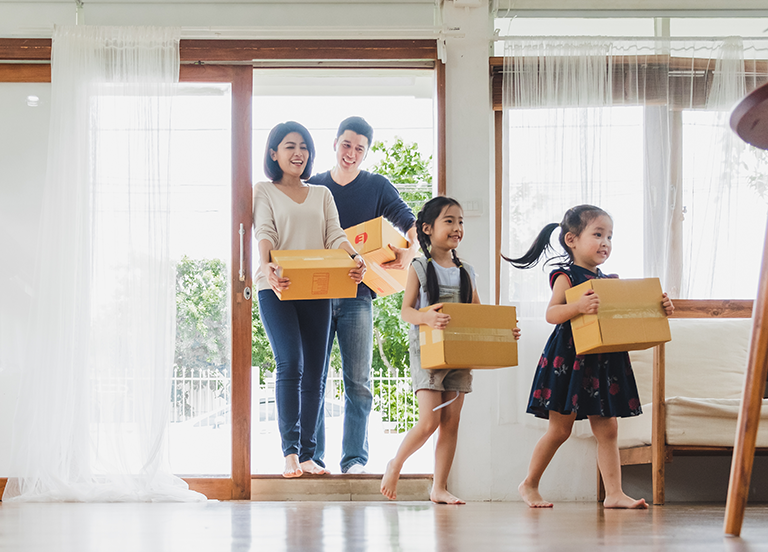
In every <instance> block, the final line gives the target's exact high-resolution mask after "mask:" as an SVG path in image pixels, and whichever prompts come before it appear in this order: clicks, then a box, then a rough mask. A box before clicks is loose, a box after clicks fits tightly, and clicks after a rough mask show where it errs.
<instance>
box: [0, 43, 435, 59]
mask: <svg viewBox="0 0 768 552" xmlns="http://www.w3.org/2000/svg"><path fill="white" fill-rule="evenodd" d="M51 42H52V41H51V39H50V38H0V60H7V61H50V60H51ZM179 55H180V56H181V61H182V62H190V61H192V62H194V61H203V62H216V61H219V62H223V61H227V62H250V61H254V60H281V59H303V60H325V59H328V60H366V59H369V60H432V61H434V60H437V59H438V58H437V41H436V40H429V39H423V40H408V39H394V40H378V39H375V40H367V39H360V40H206V39H199V40H191V39H182V40H181V41H180V42H179Z"/></svg>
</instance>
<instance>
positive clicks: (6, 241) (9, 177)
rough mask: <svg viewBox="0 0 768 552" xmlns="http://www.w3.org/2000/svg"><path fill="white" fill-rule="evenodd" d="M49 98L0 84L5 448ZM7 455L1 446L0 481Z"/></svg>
mask: <svg viewBox="0 0 768 552" xmlns="http://www.w3.org/2000/svg"><path fill="white" fill-rule="evenodd" d="M50 98H51V85H50V84H31V83H3V84H0V129H2V132H1V133H0V259H2V261H0V442H3V443H8V444H9V443H11V426H12V422H13V415H14V410H15V407H16V397H17V396H18V392H19V384H20V381H21V362H22V355H23V354H24V347H25V345H26V342H27V340H26V339H25V336H26V328H27V323H28V317H29V314H30V312H31V310H32V295H31V294H32V289H33V283H34V281H33V279H34V272H35V259H36V256H35V250H36V248H37V239H38V225H39V222H40V210H41V207H42V198H43V187H44V184H45V166H46V162H47V155H48V124H49V121H50ZM10 451H11V447H10V446H3V447H0V476H5V475H8V473H9V470H10V466H9V462H10Z"/></svg>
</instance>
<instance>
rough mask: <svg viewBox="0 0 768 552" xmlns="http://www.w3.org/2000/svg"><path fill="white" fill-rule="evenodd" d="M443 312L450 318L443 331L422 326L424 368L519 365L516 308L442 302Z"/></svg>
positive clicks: (421, 338)
mask: <svg viewBox="0 0 768 552" xmlns="http://www.w3.org/2000/svg"><path fill="white" fill-rule="evenodd" d="M427 308H428V307H425V308H423V309H421V310H426V309H427ZM440 312H443V313H445V314H450V315H451V321H450V322H448V325H447V326H446V327H445V329H444V330H434V329H432V328H430V327H429V326H427V325H426V324H422V325H421V326H419V342H420V344H421V367H422V368H428V369H438V368H504V367H506V366H517V341H515V337H514V335H513V334H512V328H514V327H516V326H517V313H516V310H515V307H504V306H496V305H478V304H474V303H443V308H442V309H440Z"/></svg>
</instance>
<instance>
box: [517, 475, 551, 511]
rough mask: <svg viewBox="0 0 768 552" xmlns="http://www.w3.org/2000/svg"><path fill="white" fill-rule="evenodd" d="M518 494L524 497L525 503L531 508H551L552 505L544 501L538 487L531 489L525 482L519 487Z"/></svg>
mask: <svg viewBox="0 0 768 552" xmlns="http://www.w3.org/2000/svg"><path fill="white" fill-rule="evenodd" d="M517 492H519V493H520V496H522V497H523V501H524V502H525V503H526V504H527V505H528V507H529V508H551V507H552V503H551V502H547V501H546V500H544V499H543V498H542V497H541V495H540V494H539V489H538V487H531V486H530V485H528V484H526V482H525V481H523V482H522V483H520V485H518V487H517Z"/></svg>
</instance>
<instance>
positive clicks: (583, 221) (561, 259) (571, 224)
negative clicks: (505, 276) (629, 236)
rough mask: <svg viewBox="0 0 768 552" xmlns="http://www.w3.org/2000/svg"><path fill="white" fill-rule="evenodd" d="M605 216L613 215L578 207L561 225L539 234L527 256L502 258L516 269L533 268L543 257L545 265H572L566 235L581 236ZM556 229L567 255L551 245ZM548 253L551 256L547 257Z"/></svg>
mask: <svg viewBox="0 0 768 552" xmlns="http://www.w3.org/2000/svg"><path fill="white" fill-rule="evenodd" d="M603 215H605V216H607V217H608V218H610V217H611V215H609V214H608V213H606V212H605V211H603V210H602V209H601V208H600V207H595V206H594V205H578V206H576V207H573V208H571V209H568V210H567V211H566V212H565V215H564V216H563V220H562V222H561V223H560V224H558V223H556V222H552V223H550V224H547V225H546V226H545V227H544V228H543V229H542V230H541V232H539V235H538V236H536V239H535V240H534V241H533V244H532V245H531V247H530V248H529V249H528V251H526V253H525V255H523V256H522V257H518V258H517V259H510V258H509V257H505V256H504V255H502V256H501V257H502V258H503V259H504V260H505V261H509V262H510V263H511V264H512V266H514V267H515V268H533V267H534V266H536V265H537V264H539V261H540V260H541V258H542V257H546V261H545V262H544V264H545V265H546V264H549V263H553V264H556V265H561V266H563V265H567V264H570V263H572V262H573V252H572V251H571V248H570V247H568V246H567V245H566V244H565V235H566V234H567V233H568V232H571V233H572V234H573V235H574V236H579V235H581V233H582V232H583V231H584V229H585V228H586V227H587V226H588V225H589V223H590V222H592V221H593V220H595V219H596V218H597V217H600V216H603ZM555 228H560V237H559V240H558V241H559V242H560V247H562V248H563V251H565V253H562V254H558V253H557V252H556V251H555V250H554V248H553V247H552V245H551V244H550V239H551V237H552V232H554V231H555ZM547 252H549V253H551V254H550V255H546V253H547Z"/></svg>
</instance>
